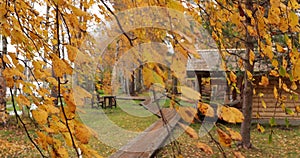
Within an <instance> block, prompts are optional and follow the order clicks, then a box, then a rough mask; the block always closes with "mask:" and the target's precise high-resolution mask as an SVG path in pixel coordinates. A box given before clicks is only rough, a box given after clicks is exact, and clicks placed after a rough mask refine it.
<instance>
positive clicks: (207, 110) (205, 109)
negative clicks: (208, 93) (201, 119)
mask: <svg viewBox="0 0 300 158" xmlns="http://www.w3.org/2000/svg"><path fill="white" fill-rule="evenodd" d="M198 109H199V111H200V112H201V113H202V114H203V115H205V116H208V117H214V116H215V112H214V109H213V108H212V107H211V106H210V105H209V104H206V103H203V102H199V103H198Z"/></svg>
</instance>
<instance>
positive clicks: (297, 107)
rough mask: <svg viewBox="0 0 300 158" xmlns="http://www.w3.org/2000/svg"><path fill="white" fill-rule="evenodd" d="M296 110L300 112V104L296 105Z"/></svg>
mask: <svg viewBox="0 0 300 158" xmlns="http://www.w3.org/2000/svg"><path fill="white" fill-rule="evenodd" d="M295 111H296V112H297V113H300V105H297V106H296V107H295Z"/></svg>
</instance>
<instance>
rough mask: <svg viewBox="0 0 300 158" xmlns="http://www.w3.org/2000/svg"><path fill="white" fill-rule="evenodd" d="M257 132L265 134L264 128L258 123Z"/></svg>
mask: <svg viewBox="0 0 300 158" xmlns="http://www.w3.org/2000/svg"><path fill="white" fill-rule="evenodd" d="M257 130H258V131H259V132H260V133H264V132H265V128H264V127H263V126H261V125H260V124H259V123H258V124H257Z"/></svg>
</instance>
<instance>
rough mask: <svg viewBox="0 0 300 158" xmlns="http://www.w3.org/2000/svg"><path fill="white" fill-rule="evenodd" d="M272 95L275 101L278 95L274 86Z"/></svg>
mask: <svg viewBox="0 0 300 158" xmlns="http://www.w3.org/2000/svg"><path fill="white" fill-rule="evenodd" d="M273 94H274V98H275V99H277V98H278V96H279V95H278V90H277V88H276V86H274V90H273Z"/></svg>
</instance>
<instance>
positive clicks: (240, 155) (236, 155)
mask: <svg viewBox="0 0 300 158" xmlns="http://www.w3.org/2000/svg"><path fill="white" fill-rule="evenodd" d="M233 155H234V157H235V158H245V156H244V155H242V153H241V152H239V151H234V152H233Z"/></svg>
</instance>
